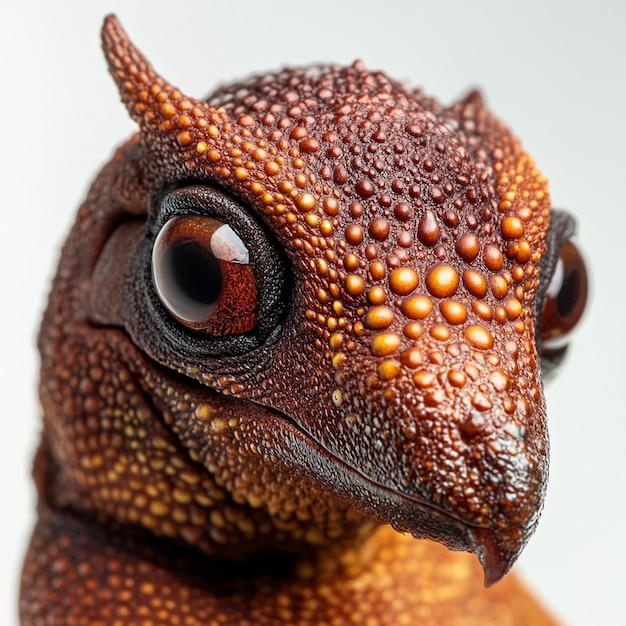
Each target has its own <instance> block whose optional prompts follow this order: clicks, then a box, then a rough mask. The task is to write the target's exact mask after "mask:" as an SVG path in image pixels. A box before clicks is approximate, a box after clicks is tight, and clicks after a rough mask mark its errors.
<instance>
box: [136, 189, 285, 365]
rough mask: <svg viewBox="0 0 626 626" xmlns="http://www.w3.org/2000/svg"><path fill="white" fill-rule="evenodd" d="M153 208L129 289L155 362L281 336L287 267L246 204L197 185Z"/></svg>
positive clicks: (211, 354) (236, 349)
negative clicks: (133, 280)
mask: <svg viewBox="0 0 626 626" xmlns="http://www.w3.org/2000/svg"><path fill="white" fill-rule="evenodd" d="M151 213H152V215H154V216H155V218H154V221H153V223H152V226H151V227H150V226H149V227H148V229H147V231H146V236H145V238H144V240H143V242H142V244H141V246H139V247H138V250H137V256H138V258H137V261H139V263H137V264H136V265H137V266H139V267H141V268H143V269H139V267H138V271H139V274H136V277H135V278H136V281H137V286H136V288H135V289H134V292H135V293H134V295H131V299H132V300H134V302H133V304H132V307H131V308H132V310H133V311H134V312H135V315H136V317H137V318H138V320H137V321H136V322H135V321H131V325H133V326H135V327H136V328H137V329H138V330H139V327H140V326H141V332H137V333H135V335H137V341H140V342H141V343H144V344H150V345H149V346H146V348H147V349H148V351H149V352H150V353H152V354H153V355H155V356H156V358H157V359H158V360H165V361H169V360H171V358H170V357H171V356H174V355H178V357H177V358H176V360H180V361H184V362H189V360H190V358H191V359H192V360H194V359H200V360H201V361H204V360H206V359H212V358H215V357H229V356H237V355H241V354H249V353H250V352H252V351H254V350H256V349H258V348H260V347H262V346H263V345H264V344H265V343H267V342H268V341H271V340H272V338H273V337H276V336H277V334H278V332H279V328H280V327H281V324H282V321H283V318H284V313H285V309H286V301H287V297H288V294H287V293H286V287H287V281H286V267H287V266H286V263H285V261H284V259H283V256H282V255H281V254H280V252H279V249H278V247H277V245H276V244H275V242H274V241H273V239H272V238H271V235H269V234H267V233H266V231H265V228H264V227H263V226H262V225H261V224H260V223H259V222H258V221H257V220H256V219H255V218H254V217H253V216H252V215H250V213H249V212H248V211H246V209H245V207H244V206H242V204H240V203H239V202H237V201H236V200H234V199H232V198H230V197H229V196H227V195H225V194H224V193H222V192H221V191H218V190H217V189H214V188H211V187H208V186H205V185H200V184H194V185H190V186H188V187H184V188H178V189H175V190H174V191H171V192H169V193H167V194H165V195H164V196H162V197H161V198H160V199H159V200H157V201H156V202H155V206H154V207H153V211H152V212H151ZM155 259H157V262H158V263H159V264H160V265H159V267H158V268H157V270H156V271H155V269H153V262H154V261H155ZM246 261H247V262H246ZM155 267H156V266H155ZM198 281H200V284H198ZM202 283H204V285H203V284H202ZM205 285H206V288H205ZM159 355H161V357H160V356H159ZM163 355H169V356H168V357H167V358H164V357H163Z"/></svg>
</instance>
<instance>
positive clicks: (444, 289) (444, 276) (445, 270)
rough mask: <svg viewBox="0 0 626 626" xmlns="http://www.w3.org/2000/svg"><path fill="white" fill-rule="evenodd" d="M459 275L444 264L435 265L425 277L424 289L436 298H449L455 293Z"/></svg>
mask: <svg viewBox="0 0 626 626" xmlns="http://www.w3.org/2000/svg"><path fill="white" fill-rule="evenodd" d="M458 286H459V275H458V274H457V273H456V270H455V269H454V268H453V267H451V266H450V265H446V264H445V263H443V264H441V265H436V266H435V267H434V268H433V269H432V270H431V271H430V273H429V274H428V276H427V277H426V288H427V289H428V291H430V293H431V294H432V295H433V296H435V297H437V298H449V297H450V296H453V295H454V294H455V293H456V290H457V288H458Z"/></svg>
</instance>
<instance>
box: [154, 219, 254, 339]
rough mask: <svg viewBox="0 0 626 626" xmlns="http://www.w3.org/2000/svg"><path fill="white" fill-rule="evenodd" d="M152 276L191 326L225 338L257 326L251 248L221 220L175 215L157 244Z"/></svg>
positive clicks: (166, 300)
mask: <svg viewBox="0 0 626 626" xmlns="http://www.w3.org/2000/svg"><path fill="white" fill-rule="evenodd" d="M152 276H153V280H154V285H155V287H156V292H157V294H158V296H159V298H160V299H161V302H162V303H163V305H164V306H165V308H166V309H167V310H168V311H169V313H170V314H171V315H172V316H173V317H175V318H176V319H177V320H178V321H179V322H181V323H182V324H184V325H185V326H187V327H188V328H191V329H193V330H198V331H202V332H205V333H207V334H210V335H213V336H218V337H223V336H226V335H237V334H242V333H247V332H250V331H252V330H253V329H254V328H255V326H256V323H257V288H256V278H255V274H254V268H253V267H252V265H251V264H250V258H249V253H248V249H247V248H246V246H245V245H244V243H243V241H242V240H241V239H240V237H239V236H238V235H237V234H236V233H235V231H234V230H233V229H232V228H231V227H230V226H228V224H225V223H224V222H221V221H220V220H217V219H213V218H210V217H202V216H197V215H187V216H180V217H174V218H172V219H170V220H169V221H168V222H167V223H166V224H165V226H164V227H163V228H162V229H161V232H159V234H158V236H157V238H156V241H155V242H154V248H153V251H152Z"/></svg>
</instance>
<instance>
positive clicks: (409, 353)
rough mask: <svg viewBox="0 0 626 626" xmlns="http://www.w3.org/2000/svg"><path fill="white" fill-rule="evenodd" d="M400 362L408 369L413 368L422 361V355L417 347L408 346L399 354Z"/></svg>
mask: <svg viewBox="0 0 626 626" xmlns="http://www.w3.org/2000/svg"><path fill="white" fill-rule="evenodd" d="M400 362H401V363H402V365H404V366H405V367H408V368H409V369H415V368H416V367H418V366H420V365H421V364H422V363H423V362H424V357H423V355H422V353H421V352H420V351H419V350H417V348H409V349H408V350H405V351H404V352H403V353H402V354H401V355H400Z"/></svg>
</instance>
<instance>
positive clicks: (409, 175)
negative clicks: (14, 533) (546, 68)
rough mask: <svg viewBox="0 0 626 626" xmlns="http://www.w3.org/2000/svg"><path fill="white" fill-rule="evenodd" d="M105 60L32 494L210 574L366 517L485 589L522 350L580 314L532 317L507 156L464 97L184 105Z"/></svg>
mask: <svg viewBox="0 0 626 626" xmlns="http://www.w3.org/2000/svg"><path fill="white" fill-rule="evenodd" d="M103 41H104V50H105V53H106V56H107V59H108V62H109V67H110V70H111V73H112V75H113V77H114V79H115V82H116V83H117V86H118V88H119V90H120V93H121V96H122V100H123V102H124V104H125V105H126V107H127V109H128V111H129V113H130V115H131V116H132V117H133V119H134V120H135V121H136V122H137V123H138V124H139V134H138V135H137V136H135V137H134V138H133V139H131V141H130V142H128V143H127V144H126V145H125V146H123V147H122V148H121V149H120V150H119V151H118V153H117V154H116V155H115V157H114V159H113V160H112V162H111V163H110V164H109V165H108V166H107V167H106V168H105V169H104V171H103V172H102V174H101V175H100V176H99V178H98V179H97V180H96V182H95V183H94V186H93V187H92V190H91V192H90V194H89V196H88V198H87V200H86V203H85V204H84V206H83V207H82V208H81V210H80V213H79V218H78V221H77V224H76V226H75V228H74V230H73V232H72V235H71V236H70V239H69V241H68V243H67V245H66V248H65V250H64V254H63V258H62V261H61V268H60V271H59V275H58V276H57V279H56V282H55V288H54V290H53V293H52V296H51V303H50V308H49V310H48V313H47V316H46V319H45V321H44V326H43V330H42V336H41V347H42V352H43V359H44V365H43V370H44V375H43V378H42V380H43V382H42V401H43V405H44V409H45V416H46V435H47V440H48V448H49V450H50V455H51V458H52V459H53V460H54V463H55V466H56V467H57V468H58V469H57V473H56V475H55V477H54V478H52V477H49V478H48V479H47V480H48V482H47V489H48V491H49V493H51V494H54V495H52V496H50V497H51V498H52V499H53V500H55V501H56V502H57V503H60V504H63V505H65V506H69V507H74V508H80V509H81V510H86V511H88V512H91V513H93V514H94V515H96V516H99V517H102V518H104V519H107V520H109V519H113V520H115V521H116V522H117V523H124V524H134V525H139V526H142V527H144V528H148V529H149V530H150V531H151V532H153V533H155V534H157V535H161V536H169V537H175V538H177V539H179V540H182V541H185V542H187V543H190V544H192V545H194V546H197V547H199V548H200V549H202V550H204V551H205V552H208V553H215V554H226V555H230V554H232V553H235V552H246V551H252V550H254V549H256V548H264V549H265V548H268V547H270V548H276V547H282V548H285V549H293V550H298V549H301V548H302V546H316V545H333V544H334V543H341V542H342V541H343V542H345V541H347V540H348V539H347V537H348V536H350V537H357V538H361V537H362V536H363V535H364V534H366V533H368V532H370V531H371V528H372V524H373V523H391V524H392V525H393V526H394V527H395V528H397V529H398V530H400V531H403V532H410V533H412V534H413V535H415V536H417V537H426V538H430V539H434V540H437V541H440V542H443V543H444V544H446V545H448V546H449V547H450V548H452V549H461V550H471V551H474V552H476V553H477V555H478V556H479V558H480V560H481V562H482V564H483V567H484V568H485V572H486V580H487V582H494V581H495V580H497V579H498V578H500V577H501V576H502V575H504V574H505V573H506V572H507V571H508V569H509V568H510V566H511V565H512V563H513V562H514V560H515V559H516V558H517V556H518V554H519V553H520V551H521V549H522V548H523V546H524V545H525V543H526V542H527V540H528V538H529V537H530V535H531V534H532V532H533V530H534V528H535V526H536V524H537V521H538V517H539V513H540V510H541V507H542V502H543V498H544V493H545V486H546V480H547V472H548V440H547V433H546V422H545V403H544V397H543V390H542V382H541V367H540V350H541V349H542V341H543V340H544V339H547V338H549V337H550V338H551V337H552V335H553V334H554V332H555V329H556V331H559V330H561V329H562V328H563V327H564V326H567V324H565V323H564V322H563V320H566V321H567V322H568V323H569V322H572V320H574V318H575V316H576V315H578V313H579V312H580V307H581V304H580V303H581V301H582V299H583V298H582V295H584V294H582V292H581V290H582V287H581V284H582V283H581V282H576V281H573V282H574V283H575V284H574V289H578V290H579V296H580V297H576V298H574V299H573V300H571V301H570V304H569V305H568V307H565V308H564V307H563V306H561V307H560V308H559V307H557V308H555V307H554V306H553V307H552V309H551V311H552V312H551V313H550V315H549V316H547V317H544V316H543V312H544V303H545V302H546V301H549V302H552V303H554V302H556V297H557V295H558V289H557V291H556V292H555V291H554V289H555V287H554V285H549V283H550V279H551V277H552V275H553V274H555V268H556V267H558V258H559V250H560V249H561V247H562V244H563V241H564V240H565V239H567V238H568V237H569V236H570V235H571V221H570V220H569V219H568V218H566V217H564V215H563V214H561V213H554V212H553V214H552V215H553V217H551V215H550V200H549V194H548V189H547V184H546V180H545V178H544V177H543V176H542V175H541V173H540V172H539V170H538V169H537V168H536V166H535V164H534V163H533V161H532V159H531V158H530V157H529V156H528V154H526V153H525V152H524V151H523V150H522V148H521V147H520V144H519V142H518V141H517V140H516V139H515V138H514V137H513V136H512V135H511V133H510V131H509V130H508V129H507V127H506V126H504V125H503V124H502V123H501V122H499V121H498V120H496V119H495V118H494V117H493V116H492V115H491V114H490V113H489V112H488V110H487V109H486V108H485V106H484V104H483V102H482V100H481V98H480V96H479V95H478V94H476V93H472V94H470V95H469V96H468V97H467V98H465V99H463V100H462V101H460V102H458V103H456V104H454V105H453V106H451V107H449V108H446V107H443V106H441V105H440V104H438V103H437V102H436V101H434V100H433V99H431V98H429V97H427V96H426V95H424V94H423V93H422V92H421V91H411V90H408V89H407V88H406V87H404V86H402V85H400V84H398V83H396V82H394V81H392V80H390V79H389V78H388V77H387V76H385V75H384V74H382V73H380V72H370V71H368V70H366V69H365V68H364V67H363V66H362V65H361V64H360V63H355V64H354V65H353V66H351V67H334V66H330V67H312V68H308V69H289V70H284V71H282V72H280V73H277V74H271V75H266V76H262V77H257V78H252V79H250V80H248V81H246V82H242V83H237V84H234V85H232V86H228V87H223V88H221V89H219V90H218V91H217V92H215V93H214V94H213V95H212V96H210V97H209V98H208V99H207V100H206V101H201V100H196V99H195V98H192V97H188V96H186V95H184V94H183V93H181V92H180V91H179V90H177V89H176V88H174V87H172V86H171V85H170V84H169V83H167V82H166V81H165V80H164V79H162V78H161V77H160V76H158V75H157V74H156V73H155V72H154V70H153V69H152V67H151V66H150V65H149V64H148V62H147V61H146V60H145V59H144V57H143V56H142V55H141V54H140V53H139V52H138V51H137V49H136V48H134V47H133V45H132V44H131V43H130V42H129V40H128V39H127V37H126V35H125V34H124V33H123V31H122V30H121V28H120V26H119V24H118V23H117V21H116V20H115V18H113V17H110V18H108V19H107V21H106V24H105V27H104V30H103ZM555 215H556V218H555V217H554V216H555ZM548 243H549V244H550V245H549V246H548ZM567 245H570V244H567ZM547 249H549V252H548V253H546V250H547ZM568 267H569V265H568ZM576 267H577V270H576V271H578V272H579V274H578V275H581V274H580V272H582V271H583V270H582V269H580V267H579V266H576ZM571 276H572V273H571V272H569V273H566V277H567V278H568V279H569V278H571ZM573 282H572V280H570V282H569V283H567V281H566V283H567V288H568V290H570V292H571V289H572V284H573ZM581 294H582V295H581ZM542 318H544V319H543V326H544V328H543V330H542V331H541V333H540V331H539V330H538V327H539V326H541V325H542ZM569 325H570V326H571V325H572V324H569ZM557 334H558V332H557ZM544 354H545V356H546V358H547V357H548V356H554V354H555V353H554V350H553V351H552V352H548V350H547V349H546V350H545V351H544ZM559 354H560V353H559Z"/></svg>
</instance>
